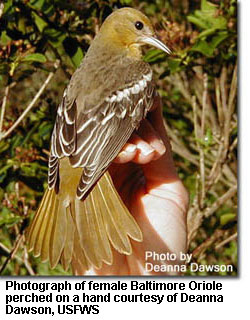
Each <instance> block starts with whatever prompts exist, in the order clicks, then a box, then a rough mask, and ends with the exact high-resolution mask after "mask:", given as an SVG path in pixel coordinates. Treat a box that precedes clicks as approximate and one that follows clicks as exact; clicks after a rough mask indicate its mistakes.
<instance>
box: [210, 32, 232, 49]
mask: <svg viewBox="0 0 250 320" xmlns="http://www.w3.org/2000/svg"><path fill="white" fill-rule="evenodd" d="M228 37H229V34H228V32H227V31H221V32H218V33H217V35H216V36H214V37H213V38H212V41H211V42H210V44H211V46H212V47H213V48H214V49H215V48H217V47H218V46H219V45H220V44H221V42H223V41H224V40H225V39H227V38H228Z"/></svg>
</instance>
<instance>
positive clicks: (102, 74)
mask: <svg viewBox="0 0 250 320" xmlns="http://www.w3.org/2000/svg"><path fill="white" fill-rule="evenodd" d="M144 45H150V46H153V47H156V48H158V49H160V50H163V51H164V52H165V53H166V54H170V53H171V51H170V49H169V48H168V47H167V46H166V45H165V44H164V43H163V42H161V41H160V40H159V39H158V38H157V37H156V35H155V31H154V28H153V26H152V24H151V22H150V20H149V18H148V17H147V16H145V15H144V14H143V13H142V12H140V11H138V10H136V9H133V8H128V7H125V8H121V9H117V10H115V11H114V12H113V13H111V14H110V15H109V16H108V17H107V18H106V19H105V21H104V22H103V24H102V26H101V28H100V30H99V32H98V33H97V35H96V36H95V38H94V40H93V41H92V43H91V45H90V47H89V48H88V50H87V53H86V55H85V56H84V58H83V61H82V62H81V64H80V66H79V67H78V68H77V69H76V71H75V72H74V73H73V75H72V77H71V80H70V82H69V84H68V86H67V87H66V89H65V91H64V94H63V97H62V101H61V103H60V104H59V106H58V109H57V115H56V120H55V125H54V129H53V132H52V137H51V147H50V156H49V161H48V187H47V189H46V191H45V193H44V196H43V198H42V200H41V203H40V206H39V208H38V210H37V212H36V214H35V216H34V218H33V220H32V222H31V224H30V226H29V228H28V232H27V242H28V250H29V251H33V254H34V256H40V257H41V261H42V262H45V261H49V264H50V267H51V268H55V267H56V266H57V264H58V263H61V264H62V266H63V268H64V269H65V270H68V268H69V267H70V265H71V266H72V270H73V272H74V274H84V273H86V271H87V270H89V269H90V268H97V269H100V268H101V267H102V265H103V263H105V264H108V265H111V264H112V263H113V254H112V250H114V249H115V250H117V251H118V252H119V253H122V254H125V255H130V254H131V253H132V246H131V239H133V240H134V241H138V242H141V241H143V235H142V232H141V230H140V227H139V226H138V224H137V222H136V220H135V218H134V217H133V216H132V215H131V214H130V212H129V210H128V209H127V207H126V206H125V204H124V203H123V201H122V200H121V198H120V196H119V194H118V192H117V190H116V189H115V186H114V184H113V181H112V178H111V176H110V174H109V171H108V169H109V166H110V165H111V163H112V161H113V160H114V159H115V158H116V157H117V155H118V154H119V152H120V150H121V149H122V147H123V146H124V145H125V143H126V142H127V141H128V140H129V138H130V137H131V135H132V133H133V132H134V131H136V130H137V129H138V128H139V125H140V123H141V121H142V120H143V119H145V118H146V116H147V113H148V112H149V111H150V109H151V108H152V106H153V104H154V100H155V99H156V98H157V97H158V93H157V91H156V87H155V82H154V80H153V72H152V69H151V67H150V65H149V64H148V63H146V62H145V61H143V55H142V46H144Z"/></svg>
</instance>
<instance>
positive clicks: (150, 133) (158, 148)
mask: <svg viewBox="0 0 250 320" xmlns="http://www.w3.org/2000/svg"><path fill="white" fill-rule="evenodd" d="M138 134H139V136H140V137H141V138H142V139H143V140H144V141H145V142H147V143H148V144H149V145H150V146H151V147H152V148H153V149H154V150H155V156H154V159H153V160H157V159H159V158H160V157H161V156H162V155H163V154H164V153H165V152H166V147H165V145H164V143H163V141H162V139H161V138H160V136H159V134H158V133H157V132H156V130H155V129H154V128H153V126H152V125H151V124H150V122H149V121H148V120H146V119H145V120H143V121H142V124H141V126H140V128H139V130H138Z"/></svg>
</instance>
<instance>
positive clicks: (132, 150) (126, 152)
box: [114, 142, 137, 164]
mask: <svg viewBox="0 0 250 320" xmlns="http://www.w3.org/2000/svg"><path fill="white" fill-rule="evenodd" d="M136 153H137V147H136V145H134V144H132V143H129V142H128V143H126V144H125V146H124V147H123V148H122V150H121V152H120V153H119V154H118V156H117V157H116V158H115V159H114V162H115V163H120V164H121V163H127V162H129V161H132V160H133V159H134V157H135V156H136Z"/></svg>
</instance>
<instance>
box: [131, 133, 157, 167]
mask: <svg viewBox="0 0 250 320" xmlns="http://www.w3.org/2000/svg"><path fill="white" fill-rule="evenodd" d="M129 142H130V143H132V144H134V145H135V146H136V148H137V153H136V155H135V157H134V159H133V162H135V163H137V164H146V163H149V162H150V161H152V160H153V159H154V157H155V149H154V148H153V147H151V146H150V144H148V143H147V142H146V141H144V140H143V139H142V138H141V137H140V136H138V135H137V134H135V133H134V134H133V135H132V137H131V139H129Z"/></svg>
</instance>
